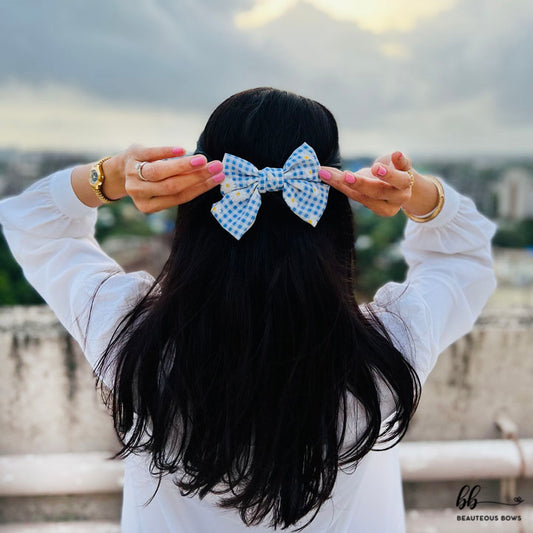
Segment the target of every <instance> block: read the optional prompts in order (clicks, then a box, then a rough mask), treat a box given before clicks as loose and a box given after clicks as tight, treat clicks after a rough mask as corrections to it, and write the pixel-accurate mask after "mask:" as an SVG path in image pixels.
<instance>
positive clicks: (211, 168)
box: [207, 161, 222, 174]
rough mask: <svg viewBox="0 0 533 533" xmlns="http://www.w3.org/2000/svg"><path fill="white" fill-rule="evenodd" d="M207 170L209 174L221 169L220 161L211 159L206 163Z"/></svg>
mask: <svg viewBox="0 0 533 533" xmlns="http://www.w3.org/2000/svg"><path fill="white" fill-rule="evenodd" d="M207 170H209V172H211V174H217V173H218V172H220V171H221V170H222V163H221V162H220V161H213V162H212V163H209V165H207Z"/></svg>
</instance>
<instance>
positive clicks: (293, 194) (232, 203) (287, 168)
mask: <svg viewBox="0 0 533 533" xmlns="http://www.w3.org/2000/svg"><path fill="white" fill-rule="evenodd" d="M222 164H223V166H224V169H223V172H224V174H225V176H226V177H225V179H224V181H223V182H222V183H221V184H220V190H221V193H222V199H221V200H220V201H218V202H216V203H214V204H213V206H212V207H211V213H212V214H213V216H214V217H215V218H216V219H217V220H218V222H219V223H220V225H221V226H222V227H223V228H224V229H225V230H227V231H228V232H229V233H231V234H232V235H233V236H234V237H235V238H236V239H237V240H239V239H240V238H241V237H242V236H243V235H244V234H245V233H246V232H247V231H248V230H249V229H250V227H251V226H252V224H253V223H254V222H255V218H256V216H257V212H258V211H259V207H260V206H261V193H264V192H269V191H279V190H283V199H284V200H285V202H286V203H287V205H288V206H289V208H290V209H291V211H293V212H294V214H296V215H298V216H299V217H300V218H301V219H302V220H305V221H306V222H308V223H309V224H311V225H312V226H313V227H314V226H316V225H317V223H318V221H319V220H320V217H321V216H322V214H323V213H324V209H325V208H326V204H327V202H328V193H329V185H328V184H326V183H323V182H322V181H321V180H320V178H319V176H318V170H319V167H320V163H319V161H318V158H317V156H316V154H315V151H314V150H313V149H312V148H311V147H310V146H309V145H308V144H307V143H303V144H302V145H301V146H299V147H298V148H296V150H295V151H294V152H293V153H292V154H291V156H290V157H289V159H287V162H286V163H285V164H284V165H283V168H271V167H266V168H264V169H262V170H258V169H257V168H256V167H255V166H254V165H253V164H252V163H250V162H249V161H246V160H245V159H241V158H240V157H237V156H234V155H231V154H224V159H223V160H222Z"/></svg>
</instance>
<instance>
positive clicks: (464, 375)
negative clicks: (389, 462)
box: [0, 306, 533, 523]
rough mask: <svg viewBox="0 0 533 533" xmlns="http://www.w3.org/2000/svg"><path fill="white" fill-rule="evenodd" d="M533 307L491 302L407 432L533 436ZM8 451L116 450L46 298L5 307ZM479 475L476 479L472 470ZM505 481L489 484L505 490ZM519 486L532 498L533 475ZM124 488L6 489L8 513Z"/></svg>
mask: <svg viewBox="0 0 533 533" xmlns="http://www.w3.org/2000/svg"><path fill="white" fill-rule="evenodd" d="M532 347H533V309H531V308H529V309H528V308H522V309H509V308H506V309H502V310H501V311H500V310H498V309H494V308H491V309H489V310H487V311H486V313H485V314H484V315H483V316H482V317H481V318H480V320H479V321H478V323H477V324H476V327H475V328H474V330H473V331H472V333H470V334H469V335H467V336H466V337H464V338H463V339H461V340H459V341H458V342H457V343H455V344H454V345H453V346H451V347H450V348H449V349H448V350H446V352H444V353H443V354H442V355H441V356H440V358H439V361H438V363H437V365H436V367H435V369H434V371H433V373H432V374H431V375H430V377H429V379H428V381H427V383H426V384H425V386H424V390H423V394H422V401H421V403H420V407H419V410H418V411H417V413H416V414H415V416H414V419H413V421H412V425H411V427H410V430H409V432H408V434H407V436H406V440H410V441H415V440H425V441H427V440H459V439H497V438H500V435H499V433H498V430H497V428H496V426H495V423H494V422H495V419H496V417H497V416H498V415H500V414H502V413H506V414H507V415H508V416H509V417H510V418H511V419H513V420H514V422H515V423H516V424H517V427H518V437H520V438H533V386H532V383H533V357H532V355H531V354H532V353H533V348H532ZM0 368H1V369H2V370H1V372H0V428H1V431H0V454H1V455H11V454H39V453H63V452H92V451H112V450H116V449H117V446H118V442H117V440H116V437H115V435H114V431H113V428H112V423H111V418H110V417H109V415H108V414H107V412H106V410H105V407H104V406H103V404H102V402H101V400H100V397H99V394H98V393H97V391H95V389H94V377H93V374H92V370H91V368H90V367H89V365H88V363H87V362H86V360H85V358H84V356H83V354H82V353H81V350H80V349H79V347H78V346H77V344H76V343H75V342H74V341H72V339H71V338H70V337H69V336H68V334H66V332H65V331H64V329H63V328H62V327H61V326H60V324H59V323H58V322H57V320H56V318H55V317H54V315H53V314H52V312H51V311H50V310H49V309H48V308H47V307H45V306H35V307H9V308H0ZM466 481H469V482H474V481H475V480H465V482H466ZM461 484H462V483H458V482H430V483H412V482H406V483H405V484H404V487H405V501H406V505H407V507H409V508H439V507H451V506H453V505H454V501H455V497H456V494H457V490H458V489H459V487H460V485H461ZM498 488H499V487H498V482H497V481H490V482H488V481H487V482H486V483H484V484H483V490H484V493H486V494H487V495H488V494H491V495H492V496H493V497H495V498H497V495H498ZM517 490H519V491H520V492H519V494H520V496H522V497H523V498H526V501H532V500H533V487H532V483H531V480H524V481H521V482H520V483H519V484H518V486H517ZM119 514H120V498H117V495H116V494H110V495H109V496H108V497H106V495H99V496H98V497H95V498H90V497H87V496H65V497H58V498H54V497H51V496H42V497H36V498H24V497H16V498H15V497H11V498H3V499H0V522H4V523H6V522H19V521H21V520H28V519H29V516H30V517H31V519H32V520H65V519H74V518H76V517H79V518H83V519H86V520H87V519H91V520H109V519H118V517H119Z"/></svg>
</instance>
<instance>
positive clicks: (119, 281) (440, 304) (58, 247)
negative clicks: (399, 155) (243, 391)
mask: <svg viewBox="0 0 533 533" xmlns="http://www.w3.org/2000/svg"><path fill="white" fill-rule="evenodd" d="M71 171H72V169H66V170H61V171H59V172H56V173H54V174H52V175H50V176H47V177H45V178H43V179H41V180H40V181H37V182H36V183H34V184H33V185H32V186H31V187H29V188H28V189H27V190H26V191H24V192H23V193H21V194H20V195H18V196H15V197H12V198H7V199H4V200H2V201H1V202H0V223H1V224H2V225H3V230H4V234H5V237H6V239H7V242H8V244H9V247H10V249H11V251H12V253H13V256H14V257H15V259H16V260H17V261H18V262H19V263H20V265H21V266H22V268H23V271H24V275H25V276H26V278H27V279H28V281H29V282H30V283H31V284H32V285H33V286H34V287H35V288H36V289H37V291H38V292H39V293H40V294H41V295H42V297H43V298H44V300H45V301H46V302H47V303H48V305H49V306H50V307H51V308H52V309H53V311H54V312H55V314H56V315H57V317H58V319H59V320H60V321H61V323H62V324H63V326H64V327H65V328H66V329H67V330H68V331H69V332H70V333H71V334H72V336H73V337H74V338H75V339H76V341H77V342H78V343H79V344H80V346H81V347H82V349H83V351H84V353H85V356H86V358H87V360H88V362H89V364H90V365H91V366H92V367H93V368H94V367H95V364H96V362H97V361H98V358H99V356H100V355H101V353H102V352H103V350H104V348H105V347H106V345H107V343H108V342H109V340H110V337H111V335H112V333H113V332H114V330H115V328H116V326H117V324H118V321H119V320H120V318H121V317H122V316H123V315H124V314H125V313H126V311H127V310H128V309H130V308H131V306H132V305H133V304H134V303H135V302H136V301H137V299H138V298H139V295H141V294H143V293H144V292H145V291H147V290H148V288H149V287H150V286H151V285H152V282H153V278H152V277H151V276H150V275H149V274H147V273H146V272H133V273H124V271H123V270H122V269H121V267H120V266H119V265H118V264H117V263H116V262H115V261H113V260H112V259H111V258H110V257H108V256H107V255H106V254H105V253H104V252H103V251H102V249H101V248H100V246H99V245H98V243H97V242H96V240H95V238H94V229H95V223H96V217H97V209H96V208H90V207H87V206H86V205H84V204H83V203H81V202H80V201H79V200H78V198H77V197H76V195H75V193H74V191H73V190H72V186H71V184H70V174H71ZM443 186H444V191H445V203H444V207H443V209H442V211H441V213H440V214H439V215H438V216H437V217H436V218H434V219H433V220H431V221H429V222H426V223H424V224H417V223H414V222H412V221H408V222H407V225H406V228H405V237H404V240H403V242H402V245H401V249H402V252H403V254H404V257H405V260H406V261H407V263H408V265H409V269H408V273H407V279H406V281H405V282H403V283H392V282H391V283H387V284H386V285H385V286H383V287H382V288H381V289H380V290H379V291H378V292H377V293H376V295H375V298H374V301H373V302H372V304H371V306H372V308H373V310H374V311H376V312H377V313H378V315H379V317H380V318H381V320H382V322H383V324H384V325H385V327H386V328H387V330H388V332H389V333H390V335H391V337H392V339H393V341H394V343H395V344H396V346H397V347H398V348H399V349H400V350H401V351H402V353H404V354H405V356H406V357H408V359H409V360H410V361H411V363H412V364H413V366H414V368H415V370H416V371H417V373H418V375H419V377H420V380H421V382H422V383H424V382H425V380H426V379H427V376H428V374H429V373H430V372H431V370H432V369H433V367H434V366H435V363H436V361H437V358H438V355H439V354H440V353H441V352H442V351H443V350H444V349H445V348H446V347H447V346H449V345H450V344H451V343H453V342H454V341H455V340H457V339H458V338H459V337H461V336H462V335H464V334H465V333H467V332H468V331H470V329H471V328H472V326H473V324H474V322H475V320H476V319H477V317H478V316H479V314H480V312H481V310H482V308H483V306H484V305H485V303H486V302H487V299H488V298H489V296H490V294H491V293H492V292H493V291H494V289H495V287H496V281H495V276H494V272H493V264H492V257H491V249H490V240H491V238H492V236H493V235H494V232H495V225H494V224H493V223H492V222H491V221H489V220H488V219H487V218H485V217H484V216H482V215H481V214H480V213H479V212H478V211H477V210H476V208H475V206H474V203H473V202H472V201H471V200H470V199H469V198H467V197H465V196H462V195H460V194H459V193H458V192H456V191H455V190H454V189H452V188H451V187H450V186H449V185H447V184H446V183H444V182H443ZM110 273H116V274H117V275H114V276H111V277H109V278H108V276H109V274H110ZM106 278H108V279H107V280H106ZM104 280H106V281H105V282H104V283H103V285H102V287H101V288H100V290H99V291H98V293H97V297H96V299H95V301H94V305H93V309H92V315H91V321H90V323H89V324H87V320H88V311H89V306H88V303H89V301H90V299H91V297H92V296H93V294H94V292H95V290H96V288H97V287H98V286H99V284H100V283H101V282H103V281H104ZM404 324H405V325H407V327H408V328H409V334H410V339H409V338H408V337H407V335H406V333H405V327H404ZM102 378H103V380H104V382H105V383H106V384H107V385H108V386H110V387H111V386H112V381H111V378H110V376H102ZM387 403H388V402H387V399H386V397H385V395H384V400H383V407H382V409H383V412H384V417H385V416H387V415H388V414H390V412H391V409H390V405H387ZM147 459H148V458H147V457H146V456H144V455H138V456H130V457H128V458H127V459H125V480H124V494H123V506H122V531H123V532H125V533H153V532H157V533H166V532H168V533H212V532H216V533H238V532H240V531H242V532H245V531H246V532H255V531H257V532H259V531H264V532H266V531H272V530H271V529H269V528H267V527H264V526H261V527H252V528H246V527H245V526H244V524H243V523H242V522H241V520H240V518H239V515H238V514H237V513H236V512H234V511H232V510H222V509H220V508H218V507H217V506H216V501H217V498H216V497H211V496H212V495H209V496H207V497H206V498H204V499H203V500H200V499H199V498H198V497H193V498H191V497H183V496H181V495H180V494H179V492H178V490H177V488H176V487H175V485H173V484H172V480H171V479H169V478H168V477H165V478H163V482H162V484H161V487H160V488H159V491H158V492H157V495H156V497H155V498H154V499H153V501H152V502H151V503H150V504H149V505H148V506H147V507H144V506H143V504H144V503H145V502H146V501H147V500H148V499H149V498H150V497H151V495H152V493H153V491H154V489H155V486H156V483H157V481H156V479H155V478H153V477H152V476H151V475H150V474H149V471H148V468H147V464H148V462H147ZM309 517H310V516H309ZM309 517H306V518H309ZM306 518H304V519H303V520H302V521H301V523H300V524H299V525H303V524H304V523H305V522H306V521H307V520H306ZM404 521H405V516H404V508H403V495H402V484H401V476H400V465H399V460H398V453H397V448H393V449H392V450H388V451H373V452H370V453H369V454H368V455H366V456H365V457H364V459H363V460H362V461H361V462H360V464H359V466H358V467H357V469H356V470H355V472H354V473H345V472H343V471H339V475H338V477H337V481H336V485H335V488H334V491H333V494H332V498H331V499H330V500H328V502H327V503H326V504H324V505H323V506H322V507H321V509H320V512H319V513H318V515H317V517H316V519H315V520H314V521H313V522H312V523H311V525H310V526H308V528H306V529H304V531H305V532H309V533H318V532H320V533H326V532H327V533H374V532H377V531H379V532H380V533H402V532H404V531H405V523H404ZM296 527H298V526H295V528H296Z"/></svg>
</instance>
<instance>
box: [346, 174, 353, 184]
mask: <svg viewBox="0 0 533 533" xmlns="http://www.w3.org/2000/svg"><path fill="white" fill-rule="evenodd" d="M344 181H345V182H346V183H352V184H353V183H355V176H354V175H353V174H350V173H349V172H345V173H344Z"/></svg>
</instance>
